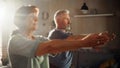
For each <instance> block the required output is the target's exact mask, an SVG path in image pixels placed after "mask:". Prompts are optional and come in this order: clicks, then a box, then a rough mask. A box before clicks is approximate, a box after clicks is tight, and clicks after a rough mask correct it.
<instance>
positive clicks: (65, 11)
mask: <svg viewBox="0 0 120 68" xmlns="http://www.w3.org/2000/svg"><path fill="white" fill-rule="evenodd" d="M64 13H67V14H69V13H70V11H69V10H67V9H63V10H58V11H56V12H55V14H54V21H56V17H57V16H59V15H61V14H64Z"/></svg>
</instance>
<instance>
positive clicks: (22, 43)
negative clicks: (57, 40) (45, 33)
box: [8, 33, 49, 68]
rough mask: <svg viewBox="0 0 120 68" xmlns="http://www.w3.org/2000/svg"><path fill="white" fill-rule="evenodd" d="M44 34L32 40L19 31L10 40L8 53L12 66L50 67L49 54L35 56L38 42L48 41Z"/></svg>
mask: <svg viewBox="0 0 120 68" xmlns="http://www.w3.org/2000/svg"><path fill="white" fill-rule="evenodd" d="M47 40H48V39H47V38H45V37H42V36H36V37H35V40H30V39H28V38H27V37H26V36H24V35H22V34H20V33H17V34H15V35H13V36H12V37H11V39H10V40H9V46H8V54H9V59H10V63H11V66H12V68H49V58H48V55H47V54H46V55H43V56H35V52H36V50H37V47H38V44H40V43H41V42H44V41H47Z"/></svg>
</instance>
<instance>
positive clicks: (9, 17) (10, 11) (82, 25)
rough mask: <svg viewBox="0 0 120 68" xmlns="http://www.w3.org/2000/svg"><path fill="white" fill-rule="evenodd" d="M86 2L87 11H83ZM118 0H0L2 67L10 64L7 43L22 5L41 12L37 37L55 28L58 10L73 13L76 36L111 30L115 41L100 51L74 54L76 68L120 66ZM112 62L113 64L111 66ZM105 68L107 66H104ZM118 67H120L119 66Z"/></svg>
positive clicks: (82, 51)
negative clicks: (15, 16) (30, 6)
mask: <svg viewBox="0 0 120 68" xmlns="http://www.w3.org/2000/svg"><path fill="white" fill-rule="evenodd" d="M83 3H86V6H87V7H88V9H87V12H85V13H84V12H83V11H81V10H82V9H81V8H82V6H83ZM119 4H120V2H119V0H0V50H1V51H0V59H1V61H0V64H1V66H2V65H7V64H8V57H7V44H8V39H9V36H10V33H11V32H12V31H13V30H15V29H16V27H15V26H14V25H13V22H14V14H15V11H16V10H17V9H18V8H19V7H20V6H22V5H36V6H37V7H39V9H40V14H39V23H38V29H37V30H36V32H35V34H36V35H37V34H41V35H44V36H46V37H47V35H48V32H49V31H50V30H51V29H52V28H54V23H53V16H54V13H55V12H56V11H57V10H59V9H68V10H70V16H71V23H72V24H71V26H70V28H71V29H70V31H71V32H72V33H73V34H75V35H79V34H88V33H93V32H94V33H98V32H104V31H108V32H110V33H115V34H116V38H115V39H114V40H113V41H111V42H109V43H108V44H105V45H103V46H102V47H98V48H92V49H91V48H84V49H79V50H77V51H74V54H75V56H74V60H73V68H82V67H92V68H93V67H95V66H99V67H100V66H101V67H102V65H104V66H105V64H104V63H106V62H109V63H108V66H110V65H113V64H114V67H115V65H116V67H118V66H119V63H120V61H119V60H120V46H119V45H120V30H119V27H120V7H119ZM112 63H113V64H112ZM103 68H104V67H103ZM118 68H119V67H118Z"/></svg>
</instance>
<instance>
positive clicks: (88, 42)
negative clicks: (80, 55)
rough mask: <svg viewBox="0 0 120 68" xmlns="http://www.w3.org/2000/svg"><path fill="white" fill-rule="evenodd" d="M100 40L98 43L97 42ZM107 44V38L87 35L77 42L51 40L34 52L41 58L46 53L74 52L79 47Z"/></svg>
mask: <svg viewBox="0 0 120 68" xmlns="http://www.w3.org/2000/svg"><path fill="white" fill-rule="evenodd" d="M99 40H101V41H100V42H99V43H98V41H99ZM106 42H107V38H106V37H103V36H99V35H98V34H89V35H87V36H86V37H85V38H84V39H77V40H69V39H65V40H51V41H48V42H43V43H41V44H40V45H39V46H38V49H37V51H36V55H37V56H41V55H44V54H47V53H52V54H56V53H60V52H64V51H68V50H74V49H78V48H81V47H94V46H99V45H102V44H104V43H106Z"/></svg>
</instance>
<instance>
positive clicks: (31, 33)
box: [20, 30, 34, 39]
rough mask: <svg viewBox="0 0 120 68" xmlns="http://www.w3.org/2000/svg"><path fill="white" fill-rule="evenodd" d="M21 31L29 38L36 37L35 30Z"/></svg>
mask: <svg viewBox="0 0 120 68" xmlns="http://www.w3.org/2000/svg"><path fill="white" fill-rule="evenodd" d="M20 33H21V34H23V35H24V36H26V37H27V38H29V39H34V37H33V31H28V30H20Z"/></svg>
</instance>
